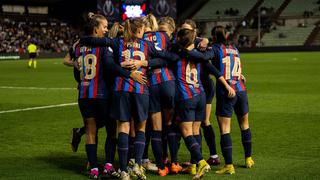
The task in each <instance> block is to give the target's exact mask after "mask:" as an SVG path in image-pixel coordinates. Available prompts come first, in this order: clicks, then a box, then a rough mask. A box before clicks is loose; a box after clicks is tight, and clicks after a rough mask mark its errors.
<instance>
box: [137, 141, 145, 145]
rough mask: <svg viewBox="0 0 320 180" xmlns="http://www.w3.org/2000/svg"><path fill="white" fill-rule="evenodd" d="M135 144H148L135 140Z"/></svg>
mask: <svg viewBox="0 0 320 180" xmlns="http://www.w3.org/2000/svg"><path fill="white" fill-rule="evenodd" d="M134 144H142V145H146V143H145V142H141V141H136V142H134Z"/></svg>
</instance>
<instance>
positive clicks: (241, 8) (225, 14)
mask: <svg viewBox="0 0 320 180" xmlns="http://www.w3.org/2000/svg"><path fill="white" fill-rule="evenodd" d="M255 3H256V1H252V0H241V1H235V0H210V1H208V2H207V3H206V4H205V5H204V6H203V7H202V8H201V9H200V10H199V11H198V12H197V13H196V14H195V16H194V17H193V19H194V20H196V21H203V20H213V19H221V18H223V19H235V18H241V17H243V16H245V15H246V14H247V13H248V11H249V10H250V8H251V7H252V6H253V5H254V4H255ZM230 10H231V11H230Z"/></svg>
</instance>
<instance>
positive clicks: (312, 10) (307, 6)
mask: <svg viewBox="0 0 320 180" xmlns="http://www.w3.org/2000/svg"><path fill="white" fill-rule="evenodd" d="M308 13H309V17H310V16H320V10H319V4H317V0H292V1H291V2H290V3H289V5H288V6H287V8H286V9H285V10H284V11H283V12H282V13H281V15H280V16H281V17H292V16H293V17H294V16H307V15H308Z"/></svg>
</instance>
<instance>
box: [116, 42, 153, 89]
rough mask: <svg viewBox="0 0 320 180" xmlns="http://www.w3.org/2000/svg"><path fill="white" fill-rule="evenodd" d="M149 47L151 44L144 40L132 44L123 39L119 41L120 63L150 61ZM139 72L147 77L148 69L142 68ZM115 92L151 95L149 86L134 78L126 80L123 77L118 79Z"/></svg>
mask: <svg viewBox="0 0 320 180" xmlns="http://www.w3.org/2000/svg"><path fill="white" fill-rule="evenodd" d="M149 46H150V43H149V42H148V41H145V40H143V39H136V40H134V41H132V42H125V41H124V40H123V39H119V51H118V52H119V54H118V59H119V63H122V62H125V61H130V60H135V61H148V59H149ZM137 71H139V72H141V73H142V74H143V75H144V76H147V74H146V72H147V68H146V67H140V68H139V69H138V70H137ZM114 90H115V91H124V92H132V93H137V94H149V91H148V87H147V85H142V84H140V83H138V82H136V81H134V80H133V79H132V78H125V77H122V76H117V77H116V80H115V87H114Z"/></svg>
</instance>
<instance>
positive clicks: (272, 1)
mask: <svg viewBox="0 0 320 180" xmlns="http://www.w3.org/2000/svg"><path fill="white" fill-rule="evenodd" d="M282 2H283V1H281V0H265V1H263V3H262V5H261V7H267V8H271V7H273V8H275V9H276V8H278V7H280V5H281V3H282Z"/></svg>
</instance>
